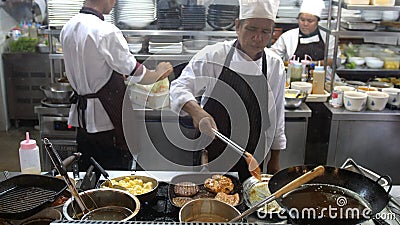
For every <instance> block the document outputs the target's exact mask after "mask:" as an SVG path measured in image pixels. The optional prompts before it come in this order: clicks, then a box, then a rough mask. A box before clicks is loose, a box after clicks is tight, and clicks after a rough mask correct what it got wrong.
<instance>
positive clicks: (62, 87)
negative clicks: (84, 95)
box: [40, 83, 73, 103]
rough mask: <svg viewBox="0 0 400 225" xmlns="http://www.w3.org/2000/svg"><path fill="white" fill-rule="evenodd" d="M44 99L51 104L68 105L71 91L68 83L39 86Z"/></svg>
mask: <svg viewBox="0 0 400 225" xmlns="http://www.w3.org/2000/svg"><path fill="white" fill-rule="evenodd" d="M40 90H42V91H43V93H44V94H45V96H46V98H47V99H48V100H49V101H50V102H52V103H69V98H70V96H71V95H72V93H73V90H72V88H71V86H70V84H69V83H52V84H48V85H42V86H40Z"/></svg>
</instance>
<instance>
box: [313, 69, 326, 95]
mask: <svg viewBox="0 0 400 225" xmlns="http://www.w3.org/2000/svg"><path fill="white" fill-rule="evenodd" d="M324 87H325V70H324V67H323V66H315V68H314V73H313V83H312V92H311V93H312V94H325V91H324Z"/></svg>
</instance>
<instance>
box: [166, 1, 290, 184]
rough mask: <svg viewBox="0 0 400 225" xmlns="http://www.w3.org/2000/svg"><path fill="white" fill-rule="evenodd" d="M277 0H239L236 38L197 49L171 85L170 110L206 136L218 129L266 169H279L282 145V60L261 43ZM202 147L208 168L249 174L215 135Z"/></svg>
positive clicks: (269, 32)
mask: <svg viewBox="0 0 400 225" xmlns="http://www.w3.org/2000/svg"><path fill="white" fill-rule="evenodd" d="M278 5H279V1H277V0H242V1H241V2H240V15H239V18H238V19H236V20H235V29H236V33H237V35H238V38H237V40H233V41H225V42H222V43H217V44H215V45H211V46H207V47H205V48H204V49H202V50H201V51H199V52H198V53H197V54H196V55H195V56H194V57H193V58H192V59H191V60H190V62H189V63H188V65H187V66H186V67H185V68H184V69H183V71H182V73H181V75H180V76H179V77H178V78H177V79H175V80H174V81H173V82H172V83H171V91H170V97H171V107H172V109H173V110H174V111H175V112H177V113H180V114H181V115H182V116H183V115H187V114H189V115H190V116H191V117H192V119H193V125H194V126H195V127H196V128H199V129H200V131H202V132H203V133H206V134H208V135H210V136H213V135H212V131H211V130H212V128H214V129H218V130H219V131H220V132H221V133H222V134H223V135H225V136H227V137H229V138H230V139H231V140H233V141H234V142H236V143H237V144H239V145H240V146H244V147H245V149H246V151H248V152H250V153H252V154H253V155H254V157H255V158H256V160H257V161H258V162H263V161H264V159H266V158H268V160H266V161H267V172H268V173H275V172H277V171H278V170H279V152H280V150H282V149H285V148H286V136H285V131H284V104H283V102H284V89H285V71H284V65H283V61H282V60H281V59H280V57H279V56H278V55H277V54H276V53H274V52H272V51H271V50H269V49H267V48H266V46H267V44H268V43H269V41H270V39H271V37H272V32H273V28H274V21H275V18H276V13H277V9H278ZM200 96H201V102H200V104H199V103H198V102H197V101H196V97H200ZM203 128H204V129H203ZM204 148H205V149H206V150H207V151H208V156H209V157H210V158H209V163H208V165H207V166H208V169H209V170H211V171H228V170H231V171H237V172H239V176H240V179H241V180H244V179H246V178H248V177H249V176H250V173H249V170H248V166H247V164H246V162H245V160H244V159H242V158H241V157H240V156H239V155H238V154H236V153H235V152H234V151H233V150H232V149H230V147H229V146H226V145H225V144H224V143H223V142H221V141H220V140H217V139H213V140H210V141H209V142H207V143H206V144H205V146H204ZM199 149H200V148H199ZM270 149H271V151H270Z"/></svg>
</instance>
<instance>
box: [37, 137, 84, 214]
mask: <svg viewBox="0 0 400 225" xmlns="http://www.w3.org/2000/svg"><path fill="white" fill-rule="evenodd" d="M43 143H44V146H45V149H46V151H47V154H48V155H49V156H50V159H51V161H52V162H53V164H54V166H55V167H56V168H57V170H58V173H60V175H61V176H62V177H63V178H64V181H65V183H67V186H68V189H69V191H70V192H71V194H72V196H73V197H74V198H76V201H77V203H78V205H79V207H80V209H81V211H82V213H83V214H85V213H88V212H89V209H88V208H87V207H86V205H85V203H84V202H83V201H82V199H81V197H80V195H79V194H78V191H77V190H76V188H75V185H74V183H72V182H71V180H70V179H69V176H68V174H67V170H66V168H65V167H64V165H63V164H62V163H61V159H60V156H59V155H58V153H57V151H56V150H55V149H54V148H53V145H52V144H51V142H50V141H49V139H47V138H44V139H43Z"/></svg>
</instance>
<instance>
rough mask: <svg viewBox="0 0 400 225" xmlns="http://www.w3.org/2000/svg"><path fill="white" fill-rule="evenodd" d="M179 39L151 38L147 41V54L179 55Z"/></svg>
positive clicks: (180, 49) (180, 50)
mask: <svg viewBox="0 0 400 225" xmlns="http://www.w3.org/2000/svg"><path fill="white" fill-rule="evenodd" d="M182 47H183V44H182V38H181V37H165V38H162V39H161V38H155V37H153V38H151V39H150V40H149V53H153V54H181V53H182Z"/></svg>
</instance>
